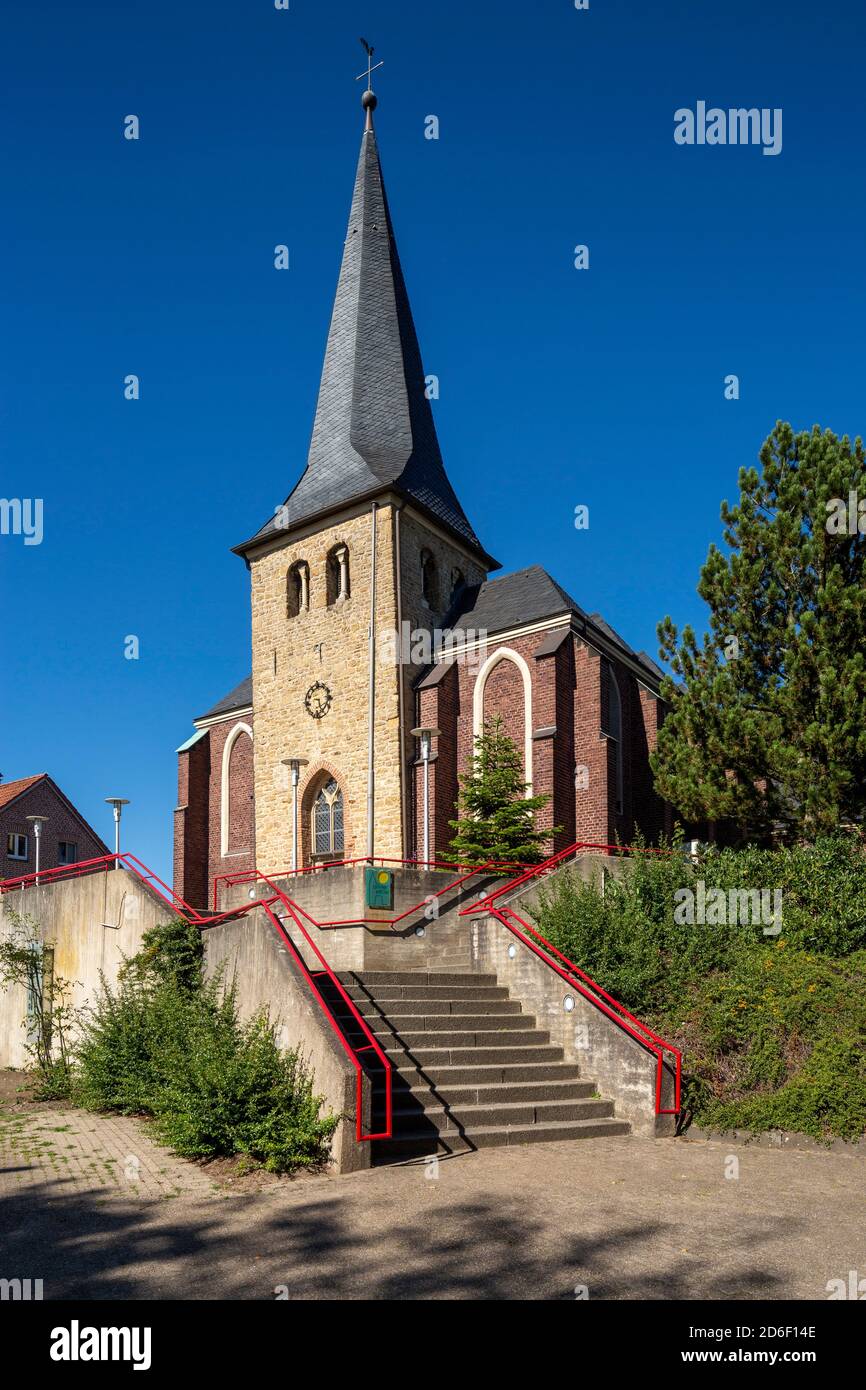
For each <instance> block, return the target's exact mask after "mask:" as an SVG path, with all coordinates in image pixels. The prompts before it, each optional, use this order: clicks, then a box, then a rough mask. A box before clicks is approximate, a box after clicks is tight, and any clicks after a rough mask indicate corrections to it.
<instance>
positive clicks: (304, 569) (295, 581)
mask: <svg viewBox="0 0 866 1390" xmlns="http://www.w3.org/2000/svg"><path fill="white" fill-rule="evenodd" d="M309 607H310V567H309V565H308V564H307V562H306V560H296V561H295V563H294V564H293V565H292V567H291V569H290V570H289V572H288V574H287V575H286V614H287V616H288V617H290V618H297V616H298V614H299V613H306V612H307V611H308V610H309Z"/></svg>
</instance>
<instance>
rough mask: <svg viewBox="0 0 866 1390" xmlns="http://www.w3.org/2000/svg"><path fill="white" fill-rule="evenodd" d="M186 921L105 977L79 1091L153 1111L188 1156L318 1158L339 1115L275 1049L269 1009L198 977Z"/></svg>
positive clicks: (83, 1099)
mask: <svg viewBox="0 0 866 1390" xmlns="http://www.w3.org/2000/svg"><path fill="white" fill-rule="evenodd" d="M186 926H187V924H186V923H178V924H171V926H170V927H169V928H164V929H160V933H161V934H155V933H148V937H149V938H150V939H149V940H148V937H146V938H145V942H144V946H143V950H142V952H141V953H140V954H139V955H138V956H137V957H134V958H133V959H132V960H131V961H130V962H128V964H127V967H126V968H125V969H124V970H123V972H122V974H121V978H120V980H119V982H118V985H117V987H116V988H115V989H111V988H110V987H109V986H108V985H107V984H106V983H105V981H103V983H102V988H101V991H100V994H99V997H98V999H97V1001H96V1003H95V1005H94V1006H93V1008H92V1009H90V1010H89V1011H87V1013H86V1015H85V1018H84V1020H83V1027H82V1036H81V1040H80V1043H79V1047H78V1052H77V1066H76V1080H75V1092H74V1095H75V1099H76V1100H77V1101H78V1103H79V1104H81V1105H83V1106H85V1107H86V1108H88V1109H94V1110H117V1111H120V1112H121V1113H124V1114H143V1115H150V1116H153V1118H154V1120H155V1130H156V1133H157V1136H158V1137H159V1138H160V1139H161V1140H163V1141H164V1142H165V1143H166V1144H168V1145H170V1146H171V1147H172V1148H173V1149H174V1150H175V1151H176V1152H177V1153H179V1154H183V1155H185V1156H187V1157H198V1158H212V1157H216V1156H219V1155H234V1154H238V1155H246V1156H248V1157H250V1158H252V1159H255V1160H256V1161H257V1162H260V1163H262V1164H264V1166H265V1167H266V1168H269V1169H271V1170H273V1171H290V1170H292V1169H294V1168H298V1167H303V1166H310V1165H316V1164H320V1163H322V1162H323V1161H324V1160H325V1159H326V1158H327V1154H328V1149H329V1144H330V1139H331V1136H332V1135H333V1132H334V1129H335V1128H336V1125H337V1123H338V1117H333V1116H331V1117H329V1118H322V1117H321V1115H320V1110H321V1098H320V1097H318V1096H316V1095H315V1094H314V1091H313V1083H312V1078H311V1076H310V1074H309V1072H308V1070H307V1069H306V1067H305V1066H304V1063H303V1061H302V1059H301V1058H300V1057H299V1055H298V1054H297V1053H296V1052H284V1051H282V1050H281V1049H280V1047H279V1043H278V1037H277V1029H276V1026H275V1024H273V1023H272V1022H271V1021H270V1019H269V1017H268V1015H267V1013H266V1012H263V1013H261V1014H259V1015H258V1016H257V1017H255V1018H254V1019H252V1020H251V1021H250V1022H247V1023H241V1022H240V1020H239V1018H238V1013H237V1005H236V1000H235V996H234V992H233V990H231V989H226V988H224V986H223V985H222V983H221V982H220V981H211V982H210V983H208V984H204V983H202V979H201V966H200V953H198V954H197V952H196V949H195V944H196V943H194V942H193V940H192V938H191V936H190V935H189V933H188V932H187V931H186ZM193 931H195V934H196V937H197V936H198V932H197V930H196V929H195V928H193Z"/></svg>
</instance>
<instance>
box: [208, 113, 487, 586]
mask: <svg viewBox="0 0 866 1390" xmlns="http://www.w3.org/2000/svg"><path fill="white" fill-rule="evenodd" d="M386 487H393V488H394V489H395V490H396V491H397V492H399V493H401V494H402V495H403V496H405V497H406V498H407V499H409V500H410V501H413V502H415V503H417V504H418V506H420V507H421V508H422V510H424V511H425V512H427V513H429V514H430V515H431V516H432V517H433V518H435V520H437V521H438V522H439V523H440V524H441V525H442V526H444V527H445V528H446V529H448V530H449V531H451V532H453V533H454V534H456V535H457V536H459V537H460V538H461V540H463V541H464V542H466V543H467V544H468V545H469V546H471V547H472V548H473V549H474V550H476V551H477V552H479V554H480V556H481V557H482V558H483V560H484V561H485V566H486V568H498V565H497V564H496V562H495V561H493V560H491V559H490V557H489V556H488V555H487V554H486V552H485V551H484V549H483V547H482V545H481V542H480V541H479V539H478V537H477V536H476V534H475V531H474V530H473V528H472V526H471V524H470V522H469V520H468V518H467V517H466V514H465V512H464V511H463V508H462V507H461V505H460V503H459V501H458V500H457V495H456V493H455V492H454V489H453V488H452V486H451V483H450V482H449V480H448V477H447V474H446V472H445V467H444V464H443V462H442V455H441V453H440V450H439V442H438V439H437V437H436V427H435V425H434V423H433V412H432V409H431V406H430V402H429V400H428V399H427V396H426V394H425V378H424V368H423V365H422V362H421V351H420V348H419V346H418V337H417V334H416V331H415V324H414V321H413V318H412V310H411V308H410V306H409V297H408V294H407V292H406V284H405V281H404V279H403V271H402V269H401V266H400V258H399V256H398V254H397V245H396V241H395V238H394V228H393V225H392V222H391V214H390V211H389V208H388V199H387V196H386V193H385V186H384V183H383V180H382V169H381V165H380V162H379V151H378V146H377V143H376V134H375V131H374V130H373V129H372V126H371V127H370V128H369V129H367V130H365V132H364V135H363V139H362V143H361V154H360V158H359V160H358V170H357V175H356V178H355V191H354V196H353V198H352V208H351V213H350V215H349V227H348V232H347V235H346V244H345V249H344V251H343V262H342V267H341V269H340V278H339V282H338V285H337V295H336V299H335V302H334V312H333V316H332V319H331V327H330V332H329V335H328V344H327V349H326V351H325V362H324V367H323V370H322V379H321V385H320V387H319V398H318V404H317V407H316V418H315V424H314V426H313V437H312V442H311V444H310V451H309V457H308V460H307V466H306V470H305V472H304V473H303V475H302V477H301V478H300V480H299V482H298V483H297V484H296V485H295V487H294V488H293V490H292V492H291V493H290V494H289V496H288V498H287V499H286V503H285V508H286V511H285V512H284V513H283V515H282V516H281V517H280V518H279V519H276V518H275V517H273V516H272V517H270V518H269V519H268V521H267V522H266V523H265V525H264V526H262V527H261V529H260V530H259V531H258V532H257V533H256V535H255V536H253V537H252V538H251V539H250V540H248V541H245V542H244V543H243V544H242V545H239V546H237V547H235V549H236V553H238V554H245V553H246V551H247V549H248V548H249V547H250V546H252V545H253V544H254V543H255V542H257V541H260V540H262V539H266V538H268V537H269V536H272V535H276V534H279V531H280V530H281V529H292V528H294V527H295V526H297V525H298V524H299V523H301V522H304V521H308V520H310V519H311V518H312V517H315V516H318V515H321V514H324V513H326V512H328V511H332V510H333V509H335V508H337V507H340V506H343V505H345V504H346V503H350V502H354V501H358V500H360V499H361V498H363V497H365V496H368V495H375V493H376V492H380V491H382V489H383V488H386Z"/></svg>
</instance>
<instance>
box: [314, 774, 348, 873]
mask: <svg viewBox="0 0 866 1390" xmlns="http://www.w3.org/2000/svg"><path fill="white" fill-rule="evenodd" d="M343 842H344V836H343V793H342V792H341V791H340V788H339V787H338V785H337V783H336V782H335V781H334V779H333V777H332V778H331V780H330V781H329V782H326V783H325V784H324V786H323V787H322V788H321V790H320V791H319V794H318V796H317V797H316V799H315V801H314V802H313V845H314V853H315V854H342V853H343V848H344V843H343Z"/></svg>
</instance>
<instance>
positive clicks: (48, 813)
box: [0, 772, 111, 878]
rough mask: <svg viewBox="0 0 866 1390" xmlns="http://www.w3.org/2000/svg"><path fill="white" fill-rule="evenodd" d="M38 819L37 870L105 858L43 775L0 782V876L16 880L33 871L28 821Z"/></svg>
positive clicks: (91, 832) (88, 829)
mask: <svg viewBox="0 0 866 1390" xmlns="http://www.w3.org/2000/svg"><path fill="white" fill-rule="evenodd" d="M28 816H44V818H45V820H44V823H43V826H42V839H41V844H40V850H39V867H40V869H56V868H58V867H59V866H60V865H63V864H77V863H79V862H80V861H81V860H82V859H97V858H98V857H99V856H100V855H103V854H110V853H111V851H110V850H109V848H108V846H107V845H106V844H105V842H104V841H103V840H100V838H99V836H98V835H97V834H96V831H95V830H93V829H92V827H91V826H89V825H88V823H87V821H86V820H85V819H84V817H83V816H82V815H81V813H80V812H79V811H76V809H75V807H74V806H73V804H72V802H71V801H69V800H67V798H66V797H65V796H64V795H63V792H62V791H61V790H60V788H59V787H58V785H57V783H56V782H55V781H53V779H52V778H51V777H49V776H48V773H47V772H37V773H36V775H35V776H34V777H19V778H18V780H17V781H15V782H0V878H18V877H20V875H21V874H30V873H33V871H34V870H35V868H36V844H35V836H34V833H33V822H32V821H31V820H28V819H27V817H28Z"/></svg>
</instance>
